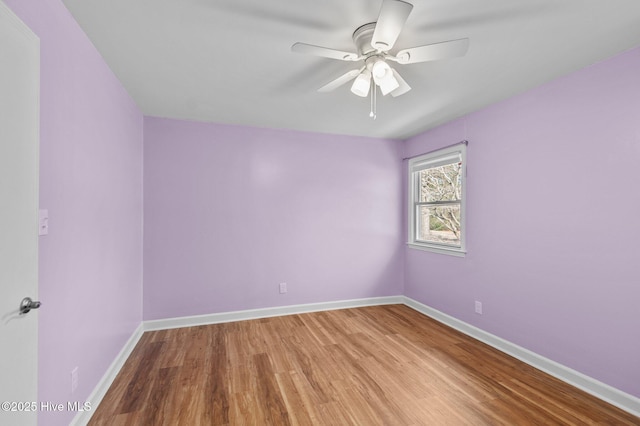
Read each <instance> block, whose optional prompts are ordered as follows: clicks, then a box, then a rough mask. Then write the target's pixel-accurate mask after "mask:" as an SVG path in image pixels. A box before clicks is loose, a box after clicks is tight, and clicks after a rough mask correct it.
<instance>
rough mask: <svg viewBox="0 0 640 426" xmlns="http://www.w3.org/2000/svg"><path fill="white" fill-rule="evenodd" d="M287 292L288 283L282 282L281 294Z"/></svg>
mask: <svg viewBox="0 0 640 426" xmlns="http://www.w3.org/2000/svg"><path fill="white" fill-rule="evenodd" d="M286 292H287V283H280V294H284V293H286Z"/></svg>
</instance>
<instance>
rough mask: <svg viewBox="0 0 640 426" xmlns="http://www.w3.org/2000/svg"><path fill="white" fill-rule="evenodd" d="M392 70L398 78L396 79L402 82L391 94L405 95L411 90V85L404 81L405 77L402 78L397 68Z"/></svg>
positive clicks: (394, 95)
mask: <svg viewBox="0 0 640 426" xmlns="http://www.w3.org/2000/svg"><path fill="white" fill-rule="evenodd" d="M391 71H393V76H394V77H395V78H396V80H398V83H399V84H400V86H398V88H397V89H396V90H394V91H393V92H391V96H393V97H394V98H395V97H396V96H400V95H404V94H405V93H407V92H408V91H409V90H411V86H409V85H408V84H407V82H406V81H404V78H402V77H401V76H400V74H398V72H397V71H396V70H394V69H393V68H391Z"/></svg>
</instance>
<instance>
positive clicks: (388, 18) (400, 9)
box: [371, 0, 413, 52]
mask: <svg viewBox="0 0 640 426" xmlns="http://www.w3.org/2000/svg"><path fill="white" fill-rule="evenodd" d="M411 9H413V5H412V4H411V3H407V2H404V1H402V0H384V1H383V2H382V7H381V8H380V15H378V21H377V22H376V28H375V30H373V37H372V38H371V46H373V48H375V49H378V50H381V51H383V52H386V51H388V50H390V49H391V48H392V47H393V45H394V44H395V42H396V40H397V39H398V36H399V35H400V31H402V27H403V26H404V23H405V22H406V21H407V18H408V17H409V14H410V13H411Z"/></svg>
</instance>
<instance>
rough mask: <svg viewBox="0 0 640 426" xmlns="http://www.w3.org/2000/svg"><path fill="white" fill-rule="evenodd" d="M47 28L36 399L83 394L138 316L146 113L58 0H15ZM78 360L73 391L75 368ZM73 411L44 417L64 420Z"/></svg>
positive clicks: (41, 30)
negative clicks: (44, 218)
mask: <svg viewBox="0 0 640 426" xmlns="http://www.w3.org/2000/svg"><path fill="white" fill-rule="evenodd" d="M7 4H8V5H9V6H10V7H11V8H12V10H13V11H14V12H15V13H16V14H17V15H18V16H20V18H21V19H22V20H23V21H24V22H25V23H26V24H27V25H29V27H31V29H32V30H33V31H34V32H35V33H36V34H37V35H38V36H39V37H40V45H41V97H40V103H41V112H40V120H41V121H40V206H41V207H42V208H48V209H49V224H50V233H49V235H47V236H43V237H40V288H39V293H40V294H39V297H40V300H42V302H43V305H42V308H41V309H40V310H39V329H40V330H39V333H40V334H39V390H38V393H39V395H38V399H39V400H40V401H51V402H54V403H63V404H65V407H66V402H67V401H81V402H84V401H85V400H86V399H87V397H88V396H89V394H90V392H91V391H93V389H94V387H95V386H96V384H97V383H98V380H99V379H100V378H101V377H102V375H103V374H104V373H105V371H106V370H107V368H108V366H109V365H110V364H111V362H112V361H113V360H114V358H115V357H116V355H117V354H118V353H119V351H120V350H121V349H122V347H123V346H124V344H125V342H126V341H127V340H128V339H129V337H130V336H131V335H132V333H133V331H134V330H135V329H136V327H137V326H138V325H139V324H140V322H141V320H142V136H143V134H142V130H143V121H142V114H141V113H140V111H139V110H138V108H137V107H136V105H135V104H134V103H133V101H132V100H131V98H130V97H129V96H128V95H127V93H126V92H125V90H124V89H123V88H122V86H121V84H120V83H119V82H118V80H117V79H116V78H115V76H114V75H113V74H112V73H111V71H110V70H109V68H108V67H107V66H106V64H105V63H104V61H103V60H102V58H101V57H100V55H99V54H98V53H97V51H96V50H95V48H94V47H93V45H92V44H91V43H90V42H89V41H88V39H87V37H86V36H85V34H84V33H83V32H82V30H81V29H80V28H79V27H78V25H77V24H76V22H75V21H74V20H73V18H72V17H71V15H70V14H69V12H68V11H67V9H66V8H65V7H64V5H63V3H62V2H61V1H59V0H46V1H45V0H30V1H19V0H7ZM76 366H77V367H78V368H79V387H78V389H77V390H76V392H75V393H73V394H72V393H71V378H70V377H71V376H70V372H71V370H72V369H73V368H74V367H76ZM74 415H75V413H71V412H62V413H49V412H42V413H40V415H39V423H40V424H46V425H67V424H69V422H70V421H71V419H72V418H73V416H74Z"/></svg>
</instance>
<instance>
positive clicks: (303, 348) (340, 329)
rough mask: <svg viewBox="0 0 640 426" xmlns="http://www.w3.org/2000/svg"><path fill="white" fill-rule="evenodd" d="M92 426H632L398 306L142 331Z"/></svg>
mask: <svg viewBox="0 0 640 426" xmlns="http://www.w3.org/2000/svg"><path fill="white" fill-rule="evenodd" d="M89 424H90V425H189V426H193V425H367V426H368V425H474V426H477V425H509V426H512V425H588V424H602V425H640V418H637V417H634V416H632V415H630V414H628V413H626V412H624V411H622V410H619V409H618V408H616V407H613V406H611V405H609V404H607V403H605V402H603V401H600V400H598V399H596V398H594V397H592V396H590V395H588V394H586V393H584V392H582V391H580V390H578V389H576V388H573V387H571V386H569V385H567V384H565V383H563V382H561V381H559V380H557V379H554V378H553V377H551V376H549V375H547V374H545V373H542V372H540V371H538V370H536V369H534V368H533V367H530V366H528V365H527V364H524V363H522V362H520V361H518V360H516V359H514V358H511V357H510V356H508V355H505V354H503V353H501V352H499V351H497V350H495V349H493V348H491V347H489V346H487V345H484V344H483V343H480V342H478V341H475V340H473V339H471V338H469V337H467V336H465V335H463V334H461V333H459V332H457V331H455V330H452V329H450V328H448V327H446V326H444V325H442V324H440V323H438V322H436V321H434V320H432V319H430V318H428V317H426V316H424V315H422V314H420V313H418V312H416V311H414V310H412V309H410V308H408V307H406V306H404V305H389V306H376V307H366V308H357V309H344V310H337V311H327V312H316V313H310V314H301V315H290V316H283V317H275V318H268V319H260V320H252V321H240V322H233V323H225V324H215V325H208V326H199V327H191V328H180V329H172V330H162V331H154V332H147V333H145V334H144V335H143V336H142V338H141V339H140V341H139V343H138V345H137V346H136V348H135V349H134V351H133V353H132V354H131V356H130V358H129V359H128V360H127V362H126V364H125V366H124V367H123V368H122V370H121V372H120V374H119V375H118V377H117V378H116V380H115V381H114V383H113V385H112V386H111V388H110V389H109V391H108V392H107V394H106V395H105V398H104V399H103V401H102V403H101V404H100V405H99V406H98V408H97V410H96V412H95V413H94V415H93V418H92V419H91V422H90V423H89Z"/></svg>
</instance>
